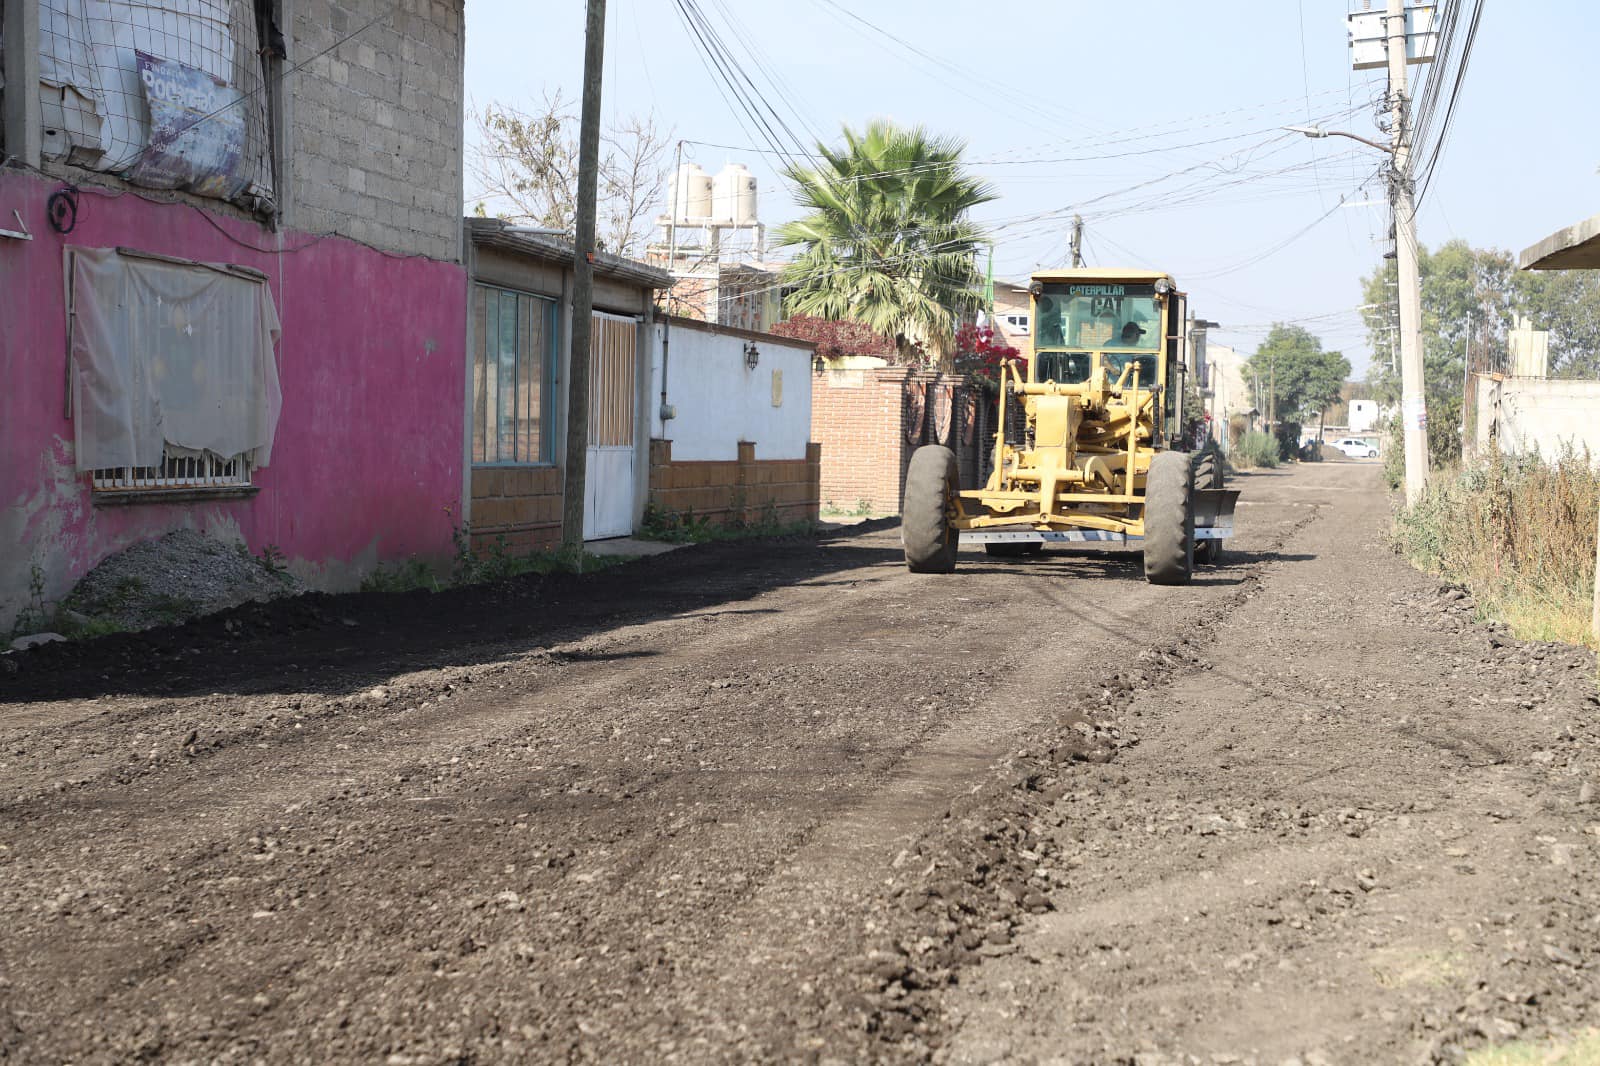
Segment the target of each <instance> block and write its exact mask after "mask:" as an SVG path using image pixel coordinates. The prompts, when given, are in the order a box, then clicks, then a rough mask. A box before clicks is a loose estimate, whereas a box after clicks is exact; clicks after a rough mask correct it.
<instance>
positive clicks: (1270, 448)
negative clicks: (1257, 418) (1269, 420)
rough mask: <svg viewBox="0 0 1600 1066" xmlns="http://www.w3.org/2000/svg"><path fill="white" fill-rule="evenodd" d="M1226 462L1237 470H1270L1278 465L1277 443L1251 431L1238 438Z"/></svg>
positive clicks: (1268, 437) (1269, 437)
mask: <svg viewBox="0 0 1600 1066" xmlns="http://www.w3.org/2000/svg"><path fill="white" fill-rule="evenodd" d="M1228 462H1229V464H1231V465H1232V466H1234V467H1236V468H1237V469H1239V470H1255V469H1264V470H1270V469H1272V468H1273V467H1275V466H1277V465H1278V442H1277V441H1276V440H1274V439H1273V438H1272V437H1271V436H1269V435H1267V434H1265V433H1257V432H1255V431H1254V430H1252V431H1251V432H1249V433H1246V434H1245V435H1244V436H1242V437H1240V438H1239V443H1238V444H1236V445H1235V446H1234V448H1233V450H1232V451H1230V452H1229V453H1228Z"/></svg>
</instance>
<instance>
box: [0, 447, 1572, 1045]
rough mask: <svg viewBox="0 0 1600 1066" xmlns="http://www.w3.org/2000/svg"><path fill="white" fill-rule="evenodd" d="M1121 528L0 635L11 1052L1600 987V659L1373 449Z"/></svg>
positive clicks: (766, 1034) (1247, 1028) (1372, 1028)
mask: <svg viewBox="0 0 1600 1066" xmlns="http://www.w3.org/2000/svg"><path fill="white" fill-rule="evenodd" d="M1237 484H1238V485H1239V487H1241V488H1243V489H1244V491H1245V496H1244V502H1243V503H1242V504H1241V506H1240V510H1239V529H1240V536H1239V538H1238V539H1237V540H1236V541H1234V542H1231V543H1230V545H1229V548H1230V550H1229V552H1228V553H1227V554H1226V555H1225V557H1224V560H1223V564H1222V565H1221V566H1219V567H1216V568H1208V569H1205V570H1203V571H1201V573H1200V576H1199V579H1198V580H1197V581H1196V583H1195V584H1193V585H1191V586H1188V587H1184V588H1178V589H1171V588H1154V587H1151V586H1149V585H1147V584H1145V582H1144V580H1143V577H1142V572H1141V568H1140V565H1139V560H1138V558H1137V557H1136V556H1118V555H1110V554H1084V553H1068V552H1059V551H1052V552H1049V553H1047V554H1045V555H1044V556H1042V557H1035V558H1030V559H1019V560H1004V561H1002V560H991V559H988V558H987V557H985V556H984V555H982V554H981V553H978V552H971V551H967V552H963V553H962V558H961V563H960V566H959V567H958V569H957V571H956V573H955V574H953V575H948V576H942V575H941V576H916V575H911V574H908V573H906V572H905V569H904V567H903V565H902V563H901V561H900V555H899V550H898V530H897V529H896V528H895V527H894V526H893V525H892V523H891V522H883V521H880V522H872V523H866V524H864V525H862V526H858V527H855V528H854V529H852V530H850V531H848V532H847V533H844V534H841V535H837V536H834V537H832V538H830V539H822V540H809V539H792V540H779V541H761V542H748V543H733V544H715V545H704V546H698V547H693V548H687V549H684V550H681V551H678V552H674V553H671V554H670V555H666V556H661V557H658V558H655V559H651V560H647V561H643V562H639V563H634V564H630V565H627V566H623V567H619V568H616V569H612V570H608V571H604V572H601V573H598V574H594V575H586V576H581V577H569V576H552V577H545V578H532V577H530V578H524V579H520V580H517V581H512V582H508V583H505V584H503V585H498V586H493V587H474V588H467V589H458V590H451V591H448V592H444V593H439V594H428V593H414V594H406V595H380V594H369V595H363V596H351V597H326V596H316V595H308V596H300V597H295V598H293V599H291V600H283V601H278V602H275V603H270V604H248V605H245V606H242V607H239V608H235V609H233V610H230V611H225V612H223V613H221V614H219V615H214V616H211V617H209V618H206V619H202V620H199V621H197V622H195V623H192V624H190V625H188V626H184V627H177V628H167V629H157V630H151V631H148V632H145V633H140V634H132V635H121V636H115V637H109V638H104V639H102V640H99V641H93V642H82V643H74V644H71V645H60V644H56V645H48V646H46V647H43V648H39V649H36V650H33V651H30V652H26V653H20V654H17V655H13V656H7V657H5V660H4V663H3V665H0V910H3V913H4V914H5V915H6V921H5V922H4V923H0V1059H7V1058H11V1059H15V1060H16V1061H19V1062H24V1061H26V1062H32V1061H41V1060H43V1061H74V1062H127V1061H166V1062H221V1063H233V1062H241V1063H242V1062H257V1061H264V1062H275V1063H276V1062H297V1063H299V1062H303V1063H325V1062H374V1061H377V1062H388V1063H393V1064H396V1066H403V1064H412V1063H415V1064H424V1063H485V1062H523V1061H540V1062H548V1061H556V1062H562V1061H579V1062H583V1061H592V1062H685V1063H688V1062H752V1061H813V1062H822V1061H834V1062H856V1061H889V1062H901V1061H904V1062H920V1061H938V1062H951V1063H972V1062H996V1061H1014V1062H1064V1063H1067V1062H1070V1063H1076V1062H1086V1063H1101V1062H1105V1063H1129V1062H1138V1063H1141V1064H1149V1063H1157V1064H1159V1063H1167V1062H1184V1063H1188V1062H1206V1063H1213V1062H1256V1063H1288V1062H1294V1061H1296V1060H1298V1061H1299V1062H1300V1063H1301V1064H1303V1066H1312V1064H1315V1063H1318V1062H1326V1063H1372V1062H1412V1061H1416V1062H1430V1061H1458V1060H1459V1059H1461V1058H1462V1057H1463V1056H1464V1055H1466V1054H1468V1053H1470V1052H1471V1051H1472V1050H1473V1049H1476V1048H1478V1047H1481V1046H1483V1045H1486V1044H1490V1043H1501V1042H1505V1041H1508V1040H1515V1039H1528V1040H1538V1039H1544V1038H1546V1037H1550V1038H1554V1039H1556V1040H1563V1041H1565V1040H1572V1039H1577V1038H1579V1037H1580V1036H1581V1034H1582V1033H1583V1031H1584V1029H1585V1027H1587V1026H1592V1025H1594V1024H1596V1023H1597V1022H1600V1017H1597V1016H1596V1014H1595V1008H1594V1007H1593V1004H1594V1003H1595V1002H1596V995H1595V991H1596V989H1595V980H1594V976H1593V973H1594V966H1595V963H1596V960H1597V958H1600V955H1597V952H1596V916H1597V915H1600V910H1597V908H1596V902H1597V899H1596V894H1597V890H1596V889H1595V888H1594V887H1593V881H1594V876H1593V875H1594V871H1595V845H1596V843H1597V840H1596V833H1600V824H1596V823H1600V811H1597V809H1596V808H1595V807H1594V806H1593V799H1594V794H1593V789H1592V788H1591V787H1589V786H1587V784H1586V781H1587V779H1588V778H1589V777H1591V776H1592V775H1593V773H1594V769H1595V763H1596V743H1597V735H1596V731H1595V729H1594V721H1595V715H1596V712H1597V707H1596V701H1595V698H1594V693H1595V689H1594V683H1593V677H1594V662H1593V659H1592V657H1591V656H1589V655H1588V654H1587V653H1580V652H1577V651H1574V650H1571V649H1564V648H1557V647H1552V646H1533V645H1525V644H1519V643H1517V642H1515V641H1512V640H1510V639H1508V638H1507V637H1505V636H1504V635H1503V634H1502V633H1501V632H1500V631H1498V630H1497V629H1493V628H1490V627H1486V626H1483V625H1480V624H1478V623H1476V622H1475V621H1474V620H1473V610H1472V606H1471V603H1470V601H1469V600H1467V599H1465V598H1464V597H1463V596H1462V594H1460V593H1459V592H1454V591H1451V590H1444V591H1441V590H1440V589H1439V588H1438V587H1437V585H1436V584H1434V583H1432V582H1430V581H1428V580H1427V579H1426V578H1424V577H1422V576H1421V575H1418V574H1416V573H1414V572H1412V571H1410V570H1409V569H1407V568H1406V567H1405V566H1404V565H1403V564H1402V563H1401V562H1400V561H1399V560H1398V559H1397V558H1396V557H1395V556H1394V555H1393V554H1392V553H1391V552H1390V551H1389V550H1388V548H1387V546H1386V544H1385V542H1384V537H1383V530H1384V528H1385V524H1386V521H1387V512H1386V506H1387V505H1386V502H1385V498H1384V496H1383V494H1382V492H1381V490H1380V485H1379V482H1378V472H1377V470H1376V469H1375V468H1374V467H1371V466H1367V465H1364V464H1348V465H1342V464H1314V465H1310V466H1307V467H1302V468H1297V469H1295V470H1294V471H1292V472H1291V471H1275V472H1271V473H1262V474H1256V475H1252V476H1248V477H1244V478H1240V479H1238V482H1237Z"/></svg>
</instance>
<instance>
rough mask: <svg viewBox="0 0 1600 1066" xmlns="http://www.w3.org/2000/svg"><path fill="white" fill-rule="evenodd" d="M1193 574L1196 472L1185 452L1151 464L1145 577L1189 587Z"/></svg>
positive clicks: (1146, 497) (1163, 455) (1146, 498)
mask: <svg viewBox="0 0 1600 1066" xmlns="http://www.w3.org/2000/svg"><path fill="white" fill-rule="evenodd" d="M1193 574H1194V469H1193V468H1192V467H1191V466H1190V465H1189V457H1188V456H1187V455H1185V454H1184V453H1183V452H1161V453H1159V454H1158V455H1156V456H1155V458H1154V459H1152V460H1151V461H1150V473H1149V475H1148V476H1147V477H1146V478H1145V490H1144V576H1145V580H1146V581H1149V582H1150V583H1151V584H1152V585H1187V584H1188V583H1189V579H1190V577H1192V576H1193Z"/></svg>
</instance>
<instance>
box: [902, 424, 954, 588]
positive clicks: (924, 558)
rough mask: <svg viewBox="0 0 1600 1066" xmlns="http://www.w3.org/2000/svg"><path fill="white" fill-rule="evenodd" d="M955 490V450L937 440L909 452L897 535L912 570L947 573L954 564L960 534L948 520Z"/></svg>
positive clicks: (907, 563)
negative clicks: (898, 534) (941, 444)
mask: <svg viewBox="0 0 1600 1066" xmlns="http://www.w3.org/2000/svg"><path fill="white" fill-rule="evenodd" d="M958 491H959V488H958V482H957V477H956V453H955V452H953V451H951V450H950V449H949V448H944V447H941V446H939V445H937V444H928V445H924V446H923V447H921V448H918V449H917V450H916V451H915V452H913V453H912V455H911V465H910V467H908V468H907V470H906V494H905V499H904V500H902V501H901V504H900V539H901V542H902V543H903V544H904V545H905V551H906V568H907V569H909V570H910V571H911V572H912V573H914V574H948V573H950V572H951V571H953V570H954V569H955V568H956V549H957V547H958V546H959V541H958V538H959V536H960V534H959V533H958V531H957V530H956V529H955V527H954V526H952V525H951V524H950V520H951V517H952V512H953V511H954V508H955V499H956V493H957V492H958Z"/></svg>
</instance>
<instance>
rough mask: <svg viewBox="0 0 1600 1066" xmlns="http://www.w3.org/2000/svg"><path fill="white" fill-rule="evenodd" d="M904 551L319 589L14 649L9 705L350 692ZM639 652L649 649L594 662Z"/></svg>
mask: <svg viewBox="0 0 1600 1066" xmlns="http://www.w3.org/2000/svg"><path fill="white" fill-rule="evenodd" d="M874 525H878V524H877V523H874ZM872 531H873V530H868V532H872ZM900 560H901V553H900V551H899V549H898V548H897V547H895V548H890V547H882V548H879V547H870V546H863V545H862V544H860V543H857V542H853V541H845V540H842V539H841V538H832V537H827V536H824V537H820V538H817V539H806V538H777V539H769V540H748V541H728V542H722V543H716V544H702V545H695V546H693V547H688V548H683V549H680V550H678V551H675V552H672V553H669V554H666V555H659V556H654V557H651V558H648V559H642V560H638V561H634V562H631V563H627V564H624V565H621V566H617V567H613V568H611V569H607V570H602V571H600V572H597V573H591V574H581V575H572V574H549V575H529V576H527V577H521V578H516V579H513V580H510V581H505V582H499V583H496V584H491V585H473V586H467V587H464V588H453V589H446V590H444V591H442V592H437V593H430V592H423V591H418V592H400V593H393V592H362V593H350V594H346V595H328V594H324V593H309V594H307V595H304V596H296V597H292V598H288V599H282V600H275V601H273V602H271V603H250V604H245V605H243V606H240V607H236V608H233V609H230V610H227V611H222V612H219V613H217V614H213V615H208V616H206V617H204V618H199V619H195V620H193V621H191V622H188V623H186V624H184V625H181V626H166V627H162V628H159V629H150V630H145V631H143V632H139V633H123V634H115V635H112V636H106V637H100V638H98V639H95V640H85V641H72V642H67V643H58V644H47V645H44V646H42V647H39V648H35V649H32V650H30V651H27V652H22V653H18V654H16V655H14V656H10V657H8V658H9V660H10V663H8V664H7V666H8V669H9V667H10V664H12V663H14V664H15V670H14V671H12V672H8V673H0V704H4V703H27V702H32V701H38V700H58V699H85V698H94V697H99V696H107V695H119V696H130V695H131V696H161V697H183V696H196V695H207V694H217V695H222V694H238V695H243V694H261V693H290V692H313V693H318V694H321V695H342V694H348V693H353V692H356V691H360V690H362V689H364V688H366V687H369V686H371V685H372V684H374V683H375V681H376V680H379V679H382V678H385V677H389V676H392V675H394V674H396V673H401V672H406V671H412V670H421V669H436V668H442V667H460V666H471V665H477V664H482V663H488V662H500V661H504V660H507V659H510V658H515V657H518V656H520V655H524V654H526V653H527V652H528V651H530V650H533V649H537V648H539V647H547V646H549V645H552V644H557V643H563V642H568V641H574V640H579V639H582V638H584V637H587V636H591V635H593V634H596V633H602V632H605V631H607V630H612V629H615V628H617V627H620V626H624V625H637V624H640V623H645V622H651V621H657V620H660V619H665V618H671V617H674V616H678V615H683V614H691V613H694V612H699V611H706V610H707V609H717V610H716V613H719V614H725V613H730V612H732V613H745V614H764V613H770V612H769V611H768V610H766V609H764V608H752V607H741V606H738V605H739V604H741V603H743V602H745V601H748V600H751V599H753V598H755V597H757V596H760V595H762V594H763V593H766V592H769V591H771V590H773V589H776V588H780V587H783V586H786V585H794V584H801V583H806V582H815V579H817V578H826V577H829V576H830V575H836V574H840V573H842V572H846V571H851V570H860V569H864V568H867V567H873V566H876V565H878V564H882V563H886V562H895V563H898V562H899V561H900ZM640 654H648V653H640V652H623V653H617V654H616V655H607V654H599V655H595V656H590V657H591V658H616V657H627V656H633V655H640ZM578 657H582V655H581V654H579V655H574V658H578Z"/></svg>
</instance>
